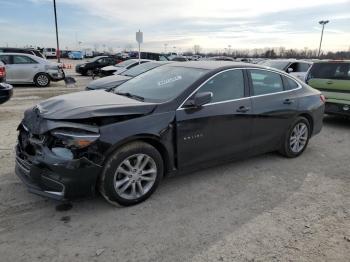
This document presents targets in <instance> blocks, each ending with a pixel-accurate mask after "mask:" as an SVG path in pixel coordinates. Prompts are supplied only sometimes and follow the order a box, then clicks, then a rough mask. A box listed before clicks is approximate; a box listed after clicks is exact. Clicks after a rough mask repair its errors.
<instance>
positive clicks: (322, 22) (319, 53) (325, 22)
mask: <svg viewBox="0 0 350 262" xmlns="http://www.w3.org/2000/svg"><path fill="white" fill-rule="evenodd" d="M318 23H319V24H320V25H322V32H321V40H320V47H319V48H318V57H320V55H321V46H322V38H323V31H324V26H325V25H326V24H328V23H329V20H322V21H320V22H318Z"/></svg>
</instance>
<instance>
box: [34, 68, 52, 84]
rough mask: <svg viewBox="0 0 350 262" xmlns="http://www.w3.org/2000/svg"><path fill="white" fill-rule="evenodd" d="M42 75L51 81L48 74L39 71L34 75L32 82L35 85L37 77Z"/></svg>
mask: <svg viewBox="0 0 350 262" xmlns="http://www.w3.org/2000/svg"><path fill="white" fill-rule="evenodd" d="M42 74H44V75H46V76H47V77H48V78H49V80H50V81H51V80H52V79H51V76H50V75H49V74H48V73H46V72H45V71H40V72H37V73H35V75H34V77H33V82H34V83H35V79H36V78H37V77H38V75H42Z"/></svg>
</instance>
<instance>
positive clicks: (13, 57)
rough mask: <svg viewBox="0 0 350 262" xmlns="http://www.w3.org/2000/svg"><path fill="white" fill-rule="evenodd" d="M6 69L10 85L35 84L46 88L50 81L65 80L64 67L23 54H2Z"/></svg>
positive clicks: (0, 56) (0, 57)
mask: <svg viewBox="0 0 350 262" xmlns="http://www.w3.org/2000/svg"><path fill="white" fill-rule="evenodd" d="M0 60H1V61H2V62H3V63H4V64H5V67H6V82H8V83H10V84H35V85H36V86H38V87H46V86H48V85H49V84H50V81H59V80H63V79H64V78H65V74H64V71H63V69H62V66H61V65H60V64H58V63H54V62H50V61H47V60H45V59H42V58H40V57H37V56H34V55H28V54H21V53H0Z"/></svg>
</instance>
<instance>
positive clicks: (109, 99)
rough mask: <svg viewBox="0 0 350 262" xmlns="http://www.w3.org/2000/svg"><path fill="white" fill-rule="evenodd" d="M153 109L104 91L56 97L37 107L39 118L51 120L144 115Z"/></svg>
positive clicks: (151, 105)
mask: <svg viewBox="0 0 350 262" xmlns="http://www.w3.org/2000/svg"><path fill="white" fill-rule="evenodd" d="M155 107H156V104H154V103H146V102H141V101H138V100H134V99H131V98H128V97H125V96H120V95H116V94H114V93H111V92H106V91H104V90H96V91H89V92H87V91H83V92H77V93H72V94H67V95H61V96H56V97H53V98H50V99H47V100H45V101H43V102H41V103H40V104H38V105H37V109H38V110H39V112H40V116H41V117H43V118H45V119H53V120H54V119H56V120H63V119H84V118H93V117H103V116H120V115H135V114H136V115H139V114H142V115H145V114H148V113H150V112H152V111H153V110H154V108H155Z"/></svg>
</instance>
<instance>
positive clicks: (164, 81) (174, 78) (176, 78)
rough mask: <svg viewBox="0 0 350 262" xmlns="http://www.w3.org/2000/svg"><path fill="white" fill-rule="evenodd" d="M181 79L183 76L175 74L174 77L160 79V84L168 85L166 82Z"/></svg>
mask: <svg viewBox="0 0 350 262" xmlns="http://www.w3.org/2000/svg"><path fill="white" fill-rule="evenodd" d="M181 79H182V76H174V77H172V78H168V79H165V80H161V81H159V82H158V86H163V85H166V84H169V83H171V82H175V81H178V80H181Z"/></svg>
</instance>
